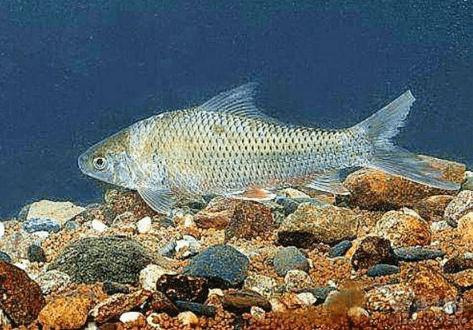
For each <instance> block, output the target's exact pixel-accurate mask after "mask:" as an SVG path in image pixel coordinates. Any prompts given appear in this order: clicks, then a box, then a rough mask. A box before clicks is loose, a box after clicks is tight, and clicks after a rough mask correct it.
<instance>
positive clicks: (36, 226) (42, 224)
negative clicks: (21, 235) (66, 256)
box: [21, 218, 61, 233]
mask: <svg viewBox="0 0 473 330" xmlns="http://www.w3.org/2000/svg"><path fill="white" fill-rule="evenodd" d="M21 228H22V229H23V230H24V231H26V232H28V233H34V232H35V231H47V232H49V233H52V232H55V233H57V232H58V231H59V230H61V224H60V223H58V222H57V221H55V220H53V219H50V218H33V219H29V220H26V221H25V222H24V223H23V225H22V226H21Z"/></svg>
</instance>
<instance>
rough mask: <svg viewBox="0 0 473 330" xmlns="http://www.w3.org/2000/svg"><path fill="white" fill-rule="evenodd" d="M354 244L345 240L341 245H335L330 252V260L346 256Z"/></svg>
mask: <svg viewBox="0 0 473 330" xmlns="http://www.w3.org/2000/svg"><path fill="white" fill-rule="evenodd" d="M351 246H352V244H351V242H350V241H348V240H345V241H341V242H340V243H338V244H336V245H334V246H333V247H332V248H331V249H330V251H329V252H328V257H329V258H336V257H341V256H344V255H345V253H346V252H347V251H348V250H349V249H350V248H351Z"/></svg>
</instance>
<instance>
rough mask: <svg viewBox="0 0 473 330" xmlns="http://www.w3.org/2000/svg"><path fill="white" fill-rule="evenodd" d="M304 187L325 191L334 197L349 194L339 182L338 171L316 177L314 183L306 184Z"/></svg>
mask: <svg viewBox="0 0 473 330" xmlns="http://www.w3.org/2000/svg"><path fill="white" fill-rule="evenodd" d="M306 187H309V188H312V189H316V190H322V191H326V192H329V193H332V194H336V195H348V194H350V191H349V190H348V189H347V188H345V187H344V186H343V185H342V183H341V182H340V175H339V172H338V170H337V171H331V172H326V173H324V174H322V175H321V176H319V177H317V179H316V180H315V181H313V182H311V183H309V184H306Z"/></svg>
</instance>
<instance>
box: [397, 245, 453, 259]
mask: <svg viewBox="0 0 473 330" xmlns="http://www.w3.org/2000/svg"><path fill="white" fill-rule="evenodd" d="M394 253H395V254H396V256H397V257H398V259H399V260H403V261H419V260H427V259H436V258H439V257H443V256H444V255H445V252H444V251H443V250H435V249H429V248H425V247H422V246H414V247H408V248H398V249H394Z"/></svg>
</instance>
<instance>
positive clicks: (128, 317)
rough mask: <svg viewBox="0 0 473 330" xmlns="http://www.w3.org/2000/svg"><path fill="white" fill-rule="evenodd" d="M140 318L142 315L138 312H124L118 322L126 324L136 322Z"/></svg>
mask: <svg viewBox="0 0 473 330" xmlns="http://www.w3.org/2000/svg"><path fill="white" fill-rule="evenodd" d="M140 316H141V317H144V315H143V314H141V313H140V312H125V313H123V314H122V315H120V319H119V320H120V322H123V323H127V322H136V321H138V319H139V318H140Z"/></svg>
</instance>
